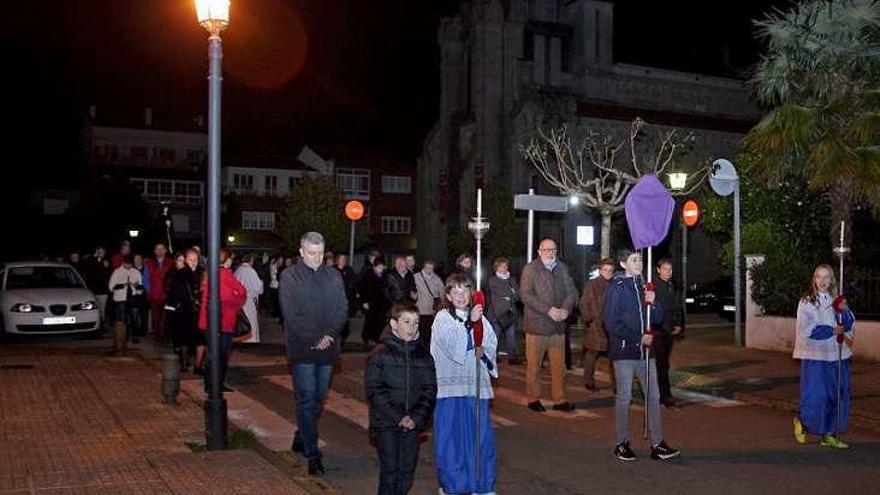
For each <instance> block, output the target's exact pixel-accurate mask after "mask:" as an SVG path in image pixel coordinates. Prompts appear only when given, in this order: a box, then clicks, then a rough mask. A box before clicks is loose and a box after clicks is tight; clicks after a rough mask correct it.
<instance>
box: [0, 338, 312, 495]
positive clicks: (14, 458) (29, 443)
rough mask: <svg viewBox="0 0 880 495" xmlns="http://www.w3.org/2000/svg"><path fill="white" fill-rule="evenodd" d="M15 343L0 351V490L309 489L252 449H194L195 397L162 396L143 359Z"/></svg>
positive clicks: (294, 493) (199, 435)
mask: <svg viewBox="0 0 880 495" xmlns="http://www.w3.org/2000/svg"><path fill="white" fill-rule="evenodd" d="M19 350H20V351H21V352H18V353H16V352H15V350H14V349H9V348H6V349H3V352H2V355H0V383H2V384H3V385H2V387H0V494H2V495H12V494H16V495H17V494H37V493H39V494H47V495H48V494H51V495H55V494H59V495H60V494H191V493H199V494H214V493H216V494H221V493H222V494H291V495H300V494H306V493H314V492H315V490H314V489H313V487H311V488H310V487H308V486H301V484H300V483H298V482H297V481H295V480H294V477H295V474H296V473H295V472H292V471H293V468H292V467H289V466H288V467H289V469H285V467H284V466H279V462H278V461H277V460H276V461H274V462H269V460H267V458H264V457H263V456H261V455H260V453H258V452H257V451H255V450H231V451H223V452H192V451H191V450H190V449H189V448H188V447H187V442H193V441H196V442H201V441H203V439H204V432H203V431H204V430H203V428H204V427H203V421H204V419H203V412H202V409H201V407H200V406H199V404H197V403H196V402H195V401H193V400H190V398H189V397H188V396H185V395H184V396H181V397H180V401H179V402H180V403H179V404H178V405H165V404H163V403H162V396H161V393H160V376H159V374H158V372H157V371H156V369H155V368H154V367H151V366H148V365H147V364H146V363H145V362H144V361H143V360H142V359H139V358H137V357H133V358H109V357H105V356H104V355H103V354H102V353H101V352H97V353H88V352H81V350H78V351H77V352H63V350H59V349H57V348H56V349H55V350H54V352H39V353H36V352H33V349H32V348H30V347H22V348H19ZM102 352H103V351H102ZM280 464H284V463H283V462H282V463H280ZM291 474H293V476H292V475H291ZM300 481H301V480H300Z"/></svg>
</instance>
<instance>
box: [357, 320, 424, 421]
mask: <svg viewBox="0 0 880 495" xmlns="http://www.w3.org/2000/svg"><path fill="white" fill-rule="evenodd" d="M364 383H365V385H366V388H367V400H369V402H370V430H371V431H376V430H382V429H388V428H398V423H400V420H401V419H403V417H404V416H406V415H407V414H408V415H409V417H410V418H412V420H413V421H414V422H415V424H416V429H417V430H419V431H421V430H423V429H424V428H425V426H426V425H427V423H428V418H429V417H430V416H431V413H432V412H433V410H434V403H435V402H436V400H437V376H436V373H435V371H434V359H433V358H432V357H431V353H430V352H428V350H427V349H425V348H424V346H422V345H420V344H419V341H418V338H415V339H413V340H412V341H410V342H404V341H403V340H401V339H400V338H399V337H397V336H396V335H394V333H393V332H389V333H388V336H387V337H386V338H385V341H384V342H383V343H382V344H380V345H378V346H377V347H376V348H375V349H374V350H373V352H372V354H370V357H369V358H367V366H366V378H365V380H364Z"/></svg>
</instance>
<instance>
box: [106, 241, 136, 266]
mask: <svg viewBox="0 0 880 495" xmlns="http://www.w3.org/2000/svg"><path fill="white" fill-rule="evenodd" d="M126 256H131V243H130V242H128V241H122V243H121V244H120V245H119V252H117V253H116V254H114V255H113V257H112V258H111V259H110V269H111V270H115V269H117V268H119V267H120V266H122V260H123V259H124V258H125V257H126Z"/></svg>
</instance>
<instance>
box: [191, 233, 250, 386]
mask: <svg viewBox="0 0 880 495" xmlns="http://www.w3.org/2000/svg"><path fill="white" fill-rule="evenodd" d="M230 266H232V253H231V252H230V251H229V250H228V249H226V248H221V249H220V339H219V345H220V362H219V363H218V365H219V366H220V383H224V382H225V381H226V369H227V368H228V366H229V353H230V352H231V351H232V344H233V343H234V341H235V336H236V325H237V323H238V314H239V312H240V311H241V308H242V307H243V306H244V303H245V301H246V300H247V289H245V288H244V286H243V285H241V282H239V281H238V280H237V279H236V278H235V275H234V274H233V273H232V270H231V269H230ZM203 278H204V282H203V284H202V304H201V307H200V308H199V329H201V330H202V332H207V331H208V311H207V308H208V294H209V291H210V286H209V285H208V277H203ZM211 366H214V363H212V362H211V360H210V357H209V359H208V362H207V367H208V368H210V367H211ZM209 376H210V373H206V374H205V391H206V392H207V391H209V390H208V387H209V386H210V380H209V379H208V377H209ZM223 391H224V392H227V391H229V389H228V388H227V387H226V386H225V385H224V386H223Z"/></svg>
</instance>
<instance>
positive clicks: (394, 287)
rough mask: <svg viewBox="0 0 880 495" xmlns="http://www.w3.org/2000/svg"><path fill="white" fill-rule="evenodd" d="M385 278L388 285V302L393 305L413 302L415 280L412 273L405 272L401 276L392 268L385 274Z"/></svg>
mask: <svg viewBox="0 0 880 495" xmlns="http://www.w3.org/2000/svg"><path fill="white" fill-rule="evenodd" d="M385 277H386V279H387V283H388V285H387V288H388V300H390V301H391V302H393V303H395V302H413V298H412V293H413V292H415V291H416V279H415V277H413V274H412V272H410V271H407V272H406V273H405V274H404V275H401V274H400V273H398V272H397V270H395V269H393V268H392V269H391V270H388V271H387V272H386V274H385Z"/></svg>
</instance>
